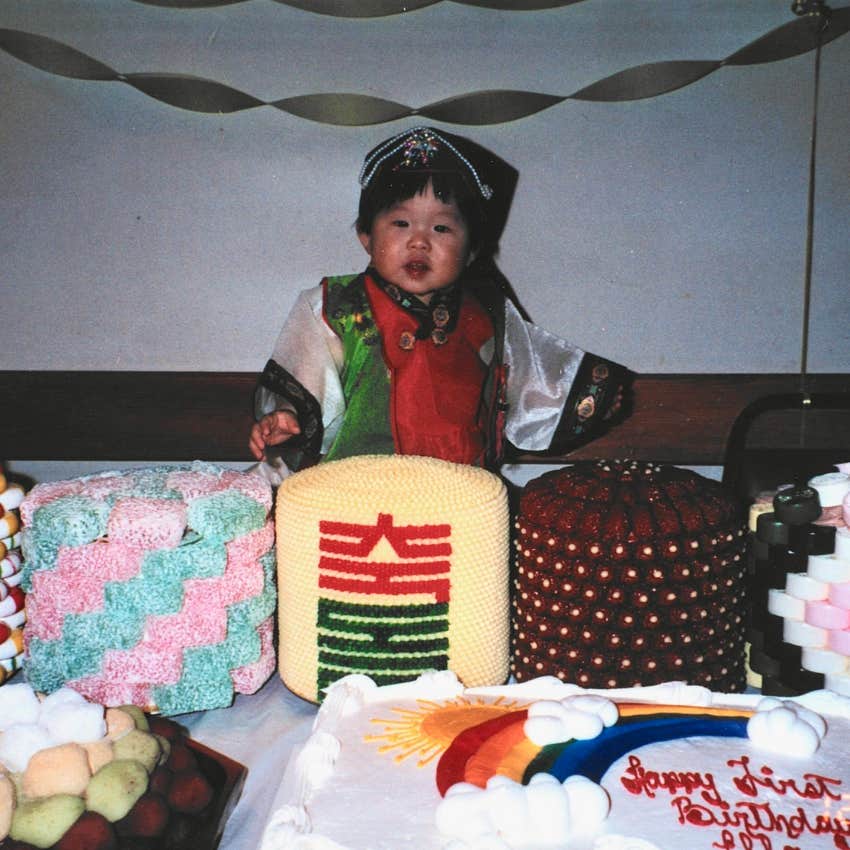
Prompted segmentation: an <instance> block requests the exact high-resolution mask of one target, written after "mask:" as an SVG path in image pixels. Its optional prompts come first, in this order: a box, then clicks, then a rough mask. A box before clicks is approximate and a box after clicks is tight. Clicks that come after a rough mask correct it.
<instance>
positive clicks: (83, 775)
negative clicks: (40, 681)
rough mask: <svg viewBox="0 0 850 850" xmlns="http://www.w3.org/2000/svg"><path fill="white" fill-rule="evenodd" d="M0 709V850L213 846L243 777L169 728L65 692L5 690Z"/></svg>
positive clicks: (206, 849)
mask: <svg viewBox="0 0 850 850" xmlns="http://www.w3.org/2000/svg"><path fill="white" fill-rule="evenodd" d="M0 702H2V703H3V705H0V711H2V710H4V709H5V715H4V716H5V717H6V720H5V721H4V723H3V727H4V728H3V731H2V734H0V768H2V772H0V835H2V836H3V839H2V841H0V850H31V848H37V849H38V850H44V848H51V850H155V848H156V850H159V848H163V850H190V848H191V850H215V848H216V847H217V846H218V844H219V841H220V839H221V835H222V832H223V830H224V824H225V822H226V821H227V818H228V816H229V815H230V813H231V811H232V810H233V808H234V807H235V805H236V803H237V801H238V799H239V795H240V793H241V791H242V786H243V784H244V782H245V777H246V774H247V770H246V769H245V768H244V767H243V766H242V765H240V764H238V763H237V762H235V761H232V760H231V759H229V758H227V757H225V756H223V755H221V754H220V753H217V752H215V751H213V750H211V749H209V748H207V747H205V746H204V745H203V744H200V743H198V742H196V741H194V740H192V739H191V738H190V737H189V736H188V734H187V732H186V730H185V729H184V728H183V727H182V726H180V725H179V724H178V723H177V722H176V721H174V720H172V719H168V718H165V717H160V716H156V715H147V714H145V713H144V712H142V711H141V709H139V708H137V707H136V706H121V707H115V708H104V707H103V706H100V705H97V704H95V703H90V702H87V701H86V700H85V699H84V698H83V697H82V696H80V695H79V694H77V693H76V692H75V691H72V690H70V689H68V688H63V689H61V690H59V691H57V692H55V693H54V694H51V695H50V696H49V697H41V696H39V695H37V694H36V693H35V692H34V691H32V689H31V688H30V687H29V685H26V684H21V685H6V686H5V687H4V688H3V689H0ZM10 721H11V722H10Z"/></svg>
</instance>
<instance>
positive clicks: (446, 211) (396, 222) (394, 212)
mask: <svg viewBox="0 0 850 850" xmlns="http://www.w3.org/2000/svg"><path fill="white" fill-rule="evenodd" d="M359 236H360V242H361V243H362V244H363V247H364V248H365V249H366V251H367V252H368V254H369V256H370V257H371V259H372V265H373V266H374V267H375V268H376V269H377V270H378V273H379V274H380V275H381V277H383V278H384V280H386V281H387V282H389V283H394V284H395V285H396V286H399V287H401V288H402V289H404V290H406V291H407V292H410V293H411V294H413V295H416V296H417V297H418V298H419V299H420V300H421V301H424V302H425V303H426V304H427V303H428V301H430V300H431V295H432V294H433V293H434V292H435V291H436V290H438V289H443V288H445V287H446V286H449V285H451V284H452V283H454V282H455V281H456V280H457V279H458V277H460V274H461V272H462V271H463V270H464V268H466V265H467V263H468V262H469V258H470V249H469V233H468V230H467V227H466V223H465V222H464V220H463V218H462V217H461V215H460V212H459V210H458V208H457V205H456V204H455V203H454V201H451V202H450V203H448V204H444V203H443V202H442V201H441V200H440V199H439V198H438V197H437V196H436V195H435V194H434V190H433V188H432V187H431V184H430V183H428V185H427V186H426V187H425V189H424V191H423V192H422V193H421V194H419V195H414V196H413V197H412V198H408V199H407V200H406V201H401V202H400V203H398V204H396V205H395V206H393V207H390V208H389V209H387V210H384V211H383V212H381V213H378V215H376V216H375V220H374V221H373V222H372V232H371V233H361V234H359Z"/></svg>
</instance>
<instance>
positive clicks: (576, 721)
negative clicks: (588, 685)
mask: <svg viewBox="0 0 850 850" xmlns="http://www.w3.org/2000/svg"><path fill="white" fill-rule="evenodd" d="M617 717H618V712H617V706H616V704H615V703H614V702H612V701H611V700H609V699H606V698H605V697H601V696H593V695H590V694H578V695H576V696H568V697H565V698H564V699H562V700H559V701H557V702H555V701H553V700H540V701H539V702H535V703H532V704H531V705H530V706H529V708H528V719H527V720H526V721H525V725H524V727H523V730H524V732H525V736H526V737H527V738H528V739H529V740H530V741H533V742H534V743H535V744H537V746H539V747H544V746H546V745H547V744H557V743H560V742H562V741H569V740H572V739H576V740H580V741H586V740H589V739H591V738H595V737H596V736H597V735H599V733H600V732H601V731H602V730H603V729H604V728H605V727H606V726H613V725H614V724H615V723H616V722H617Z"/></svg>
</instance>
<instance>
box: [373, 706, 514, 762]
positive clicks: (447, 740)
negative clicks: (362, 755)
mask: <svg viewBox="0 0 850 850" xmlns="http://www.w3.org/2000/svg"><path fill="white" fill-rule="evenodd" d="M419 705H420V707H419V709H417V710H413V709H407V708H394V709H392V711H394V712H396V714H398V715H399V717H395V718H377V717H375V718H372V719H371V720H370V723H375V724H376V725H379V726H383V728H384V731H383V733H382V734H375V735H365V736H364V740H365V741H367V742H369V743H378V742H384V743H382V744H381V745H380V746H379V747H378V752H379V753H382V754H384V753H390V752H393V751H394V750H399V751H400V752H397V753H396V755H395V756H394V758H393V760H394V761H395V762H402V761H404V760H405V759H407V758H410V757H411V756H413V755H418V756H419V757H420V758H419V760H418V761H417V767H424V766H425V765H427V764H428V763H429V762H431V761H433V760H434V759H435V758H436V757H437V756H439V755H441V754H442V753H444V752H445V751H446V749H448V747H449V745H450V744H451V743H452V741H454V739H455V738H456V737H457V736H458V735H459V734H460V733H461V732H464V731H465V730H467V729H470V728H472V727H473V726H477V725H478V724H479V723H484V722H485V721H487V720H492V719H493V718H494V717H498V716H500V715H502V714H507V713H509V712H512V711H517V710H519V709H520V708H523V707H524V705H520V704H519V703H516V702H514V701H509V702H508V701H503V700H501V699H499V700H496V701H495V702H490V703H487V702H483V701H479V700H476V701H474V702H473V701H471V700H470V699H468V698H466V697H461V698H459V699H457V700H452V701H451V702H446V703H433V702H425V701H420V704H419Z"/></svg>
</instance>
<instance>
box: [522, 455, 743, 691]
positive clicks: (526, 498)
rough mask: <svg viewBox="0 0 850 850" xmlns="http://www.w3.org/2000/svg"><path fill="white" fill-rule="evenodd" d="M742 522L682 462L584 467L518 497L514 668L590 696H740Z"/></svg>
mask: <svg viewBox="0 0 850 850" xmlns="http://www.w3.org/2000/svg"><path fill="white" fill-rule="evenodd" d="M746 545H747V536H746V517H745V512H744V509H743V506H742V505H741V504H739V503H738V502H737V501H736V500H735V499H733V498H731V497H730V495H729V494H728V493H727V492H726V490H725V489H724V488H723V487H722V485H721V484H720V483H719V482H717V481H712V480H710V479H708V478H705V477H703V476H701V475H698V474H697V473H695V472H691V471H689V470H685V469H681V468H679V467H674V466H659V465H653V464H645V463H637V462H629V461H600V462H583V463H577V464H575V465H574V466H571V467H566V468H564V469H560V470H556V471H554V472H547V473H545V474H544V475H541V476H540V477H539V478H536V479H534V480H532V481H530V482H529V483H528V484H526V486H525V487H524V488H523V490H522V493H521V495H520V504H519V513H518V518H517V523H516V548H517V559H516V573H515V579H514V591H515V592H514V599H513V616H512V620H513V623H512V625H513V660H512V670H513V673H514V676H515V677H516V679H517V680H518V681H524V680H527V679H532V678H534V677H537V676H544V675H552V676H557V677H558V678H559V679H562V680H563V681H567V682H575V683H577V684H579V685H583V686H585V687H595V688H609V687H632V686H636V685H648V684H656V683H658V682H665V681H672V680H675V681H685V682H688V683H689V684H695V685H704V686H706V687H709V688H712V689H714V690H721V691H731V692H735V691H742V690H744V688H745V686H746V666H745V654H744V638H745V630H744V620H745V616H744V615H745V603H746V600H745V586H744V582H745V572H746V563H745V557H744V554H745V549H746Z"/></svg>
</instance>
